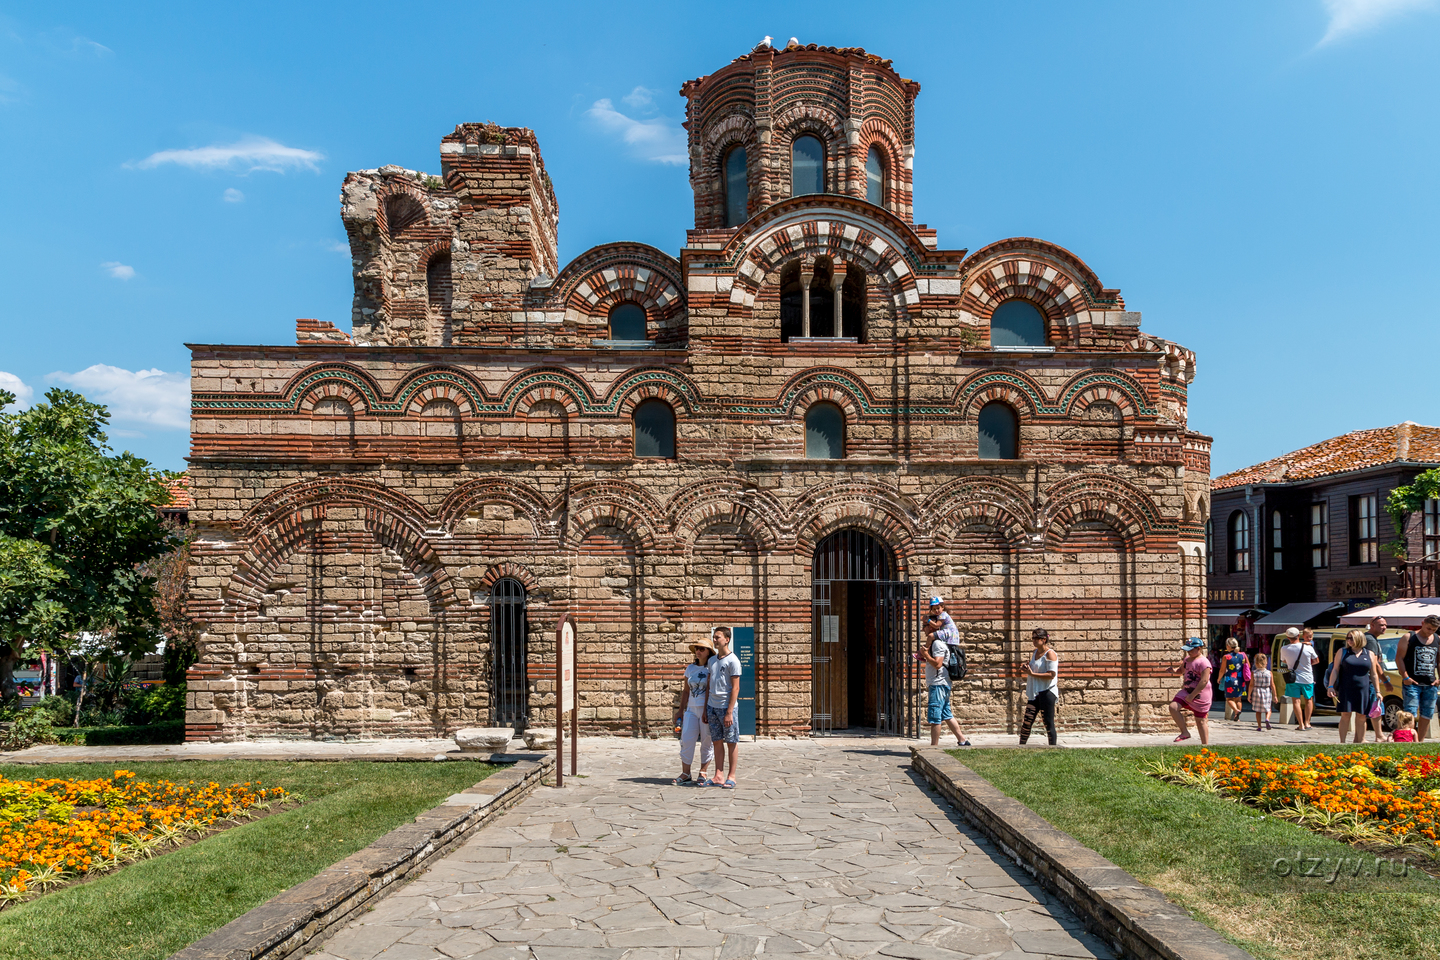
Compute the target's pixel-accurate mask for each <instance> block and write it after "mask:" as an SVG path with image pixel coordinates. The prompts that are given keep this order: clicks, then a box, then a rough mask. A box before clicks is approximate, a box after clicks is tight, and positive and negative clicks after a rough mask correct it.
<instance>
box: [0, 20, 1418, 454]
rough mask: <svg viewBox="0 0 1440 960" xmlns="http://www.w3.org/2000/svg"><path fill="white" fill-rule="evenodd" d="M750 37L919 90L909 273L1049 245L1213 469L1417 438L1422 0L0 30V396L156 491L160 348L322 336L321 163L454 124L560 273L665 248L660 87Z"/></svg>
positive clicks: (673, 217) (339, 300) (331, 194)
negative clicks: (1186, 407)
mask: <svg viewBox="0 0 1440 960" xmlns="http://www.w3.org/2000/svg"><path fill="white" fill-rule="evenodd" d="M882 11H883V15H882ZM766 34H771V35H773V36H775V37H776V39H777V42H779V43H783V41H784V40H785V39H786V38H788V37H790V36H796V37H798V38H799V39H800V40H801V42H804V43H812V42H813V43H821V44H830V45H837V46H863V47H865V48H866V49H867V50H870V51H872V52H874V53H878V54H880V55H882V56H885V57H889V58H891V59H893V60H894V62H895V66H896V69H897V70H899V72H900V73H901V74H902V75H904V76H907V77H913V78H915V79H917V80H919V81H920V82H921V84H922V88H923V89H922V91H921V94H920V98H919V100H918V102H917V137H916V140H917V157H916V162H915V208H916V219H917V220H918V221H921V222H925V223H928V224H929V225H930V226H932V227H935V228H937V229H938V230H939V232H940V242H941V244H942V246H945V247H950V248H955V247H968V248H969V249H971V250H975V249H978V248H979V247H981V246H983V245H984V244H986V243H989V242H992V241H994V240H998V239H1002V238H1004V237H1009V236H1036V237H1043V238H1045V239H1048V240H1051V241H1054V242H1056V243H1059V244H1061V245H1062V246H1065V247H1068V248H1069V249H1071V250H1072V251H1074V252H1075V253H1077V254H1078V255H1079V256H1081V257H1082V258H1084V259H1085V260H1086V261H1087V262H1088V263H1089V264H1090V265H1091V267H1092V268H1094V269H1095V271H1096V272H1097V273H1098V274H1099V276H1100V278H1101V280H1102V282H1104V283H1105V284H1107V285H1110V286H1115V287H1119V288H1121V290H1122V291H1123V293H1124V295H1125V299H1126V302H1127V304H1128V306H1129V308H1130V309H1132V310H1139V311H1141V312H1142V313H1143V314H1144V327H1145V329H1146V330H1148V331H1149V332H1151V333H1153V334H1155V335H1157V336H1161V337H1165V338H1168V339H1172V340H1177V341H1179V342H1180V343H1183V344H1185V345H1186V346H1188V347H1190V348H1192V349H1194V350H1195V351H1197V353H1198V354H1199V358H1200V359H1199V378H1198V379H1197V380H1196V382H1195V384H1194V385H1193V388H1192V392H1191V402H1190V423H1191V425H1192V427H1193V428H1195V429H1198V430H1201V431H1204V432H1207V433H1210V434H1212V435H1214V436H1215V438H1216V443H1215V462H1214V467H1215V473H1216V474H1217V475H1218V474H1220V473H1222V472H1225V471H1227V470H1231V469H1235V468H1238V467H1241V466H1244V465H1246V464H1250V463H1254V462H1257V461H1260V460H1263V459H1265V458H1268V457H1271V456H1274V455H1276V454H1279V453H1282V452H1285V451H1287V450H1292V449H1296V448H1298V447H1301V446H1303V445H1305V444H1308V443H1312V442H1314V441H1316V440H1320V439H1323V438H1325V437H1328V436H1333V435H1336V434H1339V433H1343V432H1345V431H1348V430H1355V429H1361V428H1365V427H1375V426H1381V425H1386V424H1391V423H1396V422H1399V421H1401V420H1406V419H1411V420H1416V421H1419V422H1421V423H1430V424H1436V423H1440V409H1437V407H1440V401H1437V399H1436V393H1435V387H1434V384H1435V382H1436V377H1435V372H1434V370H1433V369H1431V368H1430V366H1429V364H1431V363H1433V359H1434V358H1435V356H1436V346H1437V339H1440V338H1437V335H1436V318H1437V312H1440V308H1437V300H1436V297H1435V295H1434V293H1433V289H1432V287H1431V283H1432V282H1433V281H1434V280H1435V278H1436V276H1437V271H1436V261H1437V254H1440V240H1437V235H1440V234H1437V230H1436V224H1437V221H1440V187H1437V182H1440V178H1437V169H1440V168H1437V157H1440V149H1437V148H1440V133H1437V131H1440V107H1437V98H1436V96H1435V91H1436V90H1437V89H1440V43H1437V41H1440V0H1270V2H1266V3H1255V2H1253V0H1245V2H1233V3H1230V2H1218V0H1210V2H1205V3H1189V4H1174V3H1164V4H1160V3H1154V2H1153V0H1149V2H1133V3H1131V2H1099V0H1092V2H1086V3H1081V4H1076V3H1069V2H1061V0H1053V2H1023V0H1006V2H1004V3H1001V2H991V3H984V4H982V3H972V2H949V3H937V4H925V3H910V4H904V5H900V4H883V5H877V4H875V3H873V2H871V3H865V4H858V3H857V4H850V3H843V2H825V3H790V4H780V3H744V2H731V3H726V4H721V5H715V4H674V3H669V4H651V5H647V4H603V5H602V4H593V3H586V4H543V3H535V4H488V3H487V4H475V3H472V4H454V3H449V4H412V5H400V6H397V5H395V4H367V3H354V2H351V3H345V4H320V3H306V4H297V3H286V4H268V3H263V2H261V3H250V4H245V5H232V4H226V5H220V4H175V5H159V4H120V5H117V4H113V3H107V4H101V3H87V2H71V3H67V4H63V5H57V4H40V3H29V4H5V5H0V144H3V145H4V149H3V150H0V172H3V181H0V182H3V184H4V187H3V196H4V200H5V202H4V204H3V207H0V210H3V213H0V371H3V372H0V386H8V389H11V390H12V391H15V392H19V393H20V394H21V395H22V397H25V396H28V397H30V398H31V399H32V400H33V399H38V398H39V397H40V395H41V394H43V392H44V391H45V390H46V389H48V388H50V387H52V386H70V387H72V388H74V389H79V390H81V392H84V393H86V394H87V395H88V396H90V397H91V398H92V399H96V400H99V401H102V402H106V403H108V404H110V405H111V407H112V410H113V412H114V420H113V423H112V426H113V427H114V429H113V432H112V441H113V443H114V445H115V446H116V447H117V448H127V449H131V450H134V451H135V452H136V453H139V454H141V455H143V456H145V457H148V458H150V459H151V460H153V461H154V462H155V463H156V464H158V465H160V466H164V467H169V468H174V469H179V468H183V466H184V456H185V454H186V450H187V445H188V440H187V435H186V424H185V406H186V402H187V400H186V397H187V393H186V391H187V387H186V377H187V371H188V352H187V351H186V349H185V347H184V346H183V344H184V343H186V342H191V343H207V342H223V343H248V344H265V343H275V344H285V343H293V342H294V320H295V318H296V317H318V318H321V319H324V320H330V321H332V322H335V323H337V324H339V325H341V326H343V327H348V323H349V305H350V290H351V286H350V276H349V259H348V253H347V251H346V248H345V246H344V244H343V240H344V232H343V230H342V229H341V224H340V217H339V202H338V199H337V198H338V194H339V188H340V183H341V180H342V179H343V177H344V175H345V172H346V171H347V170H352V169H359V168H371V167H377V166H380V165H382V164H386V163H398V164H401V165H403V166H406V167H411V168H418V169H422V170H428V171H432V172H438V170H439V165H440V164H439V139H440V137H441V136H442V135H443V134H445V133H446V132H448V131H450V130H451V129H453V127H454V125H455V124H456V123H459V122H462V121H475V120H494V121H496V122H498V123H501V124H506V125H516V126H530V127H533V128H534V129H535V131H536V133H537V135H538V136H539V139H540V144H541V149H542V151H543V153H544V157H545V161H546V164H547V167H548V170H549V172H550V174H551V177H552V178H553V180H554V182H555V188H556V192H557V194H558V196H559V199H560V212H561V218H560V244H561V259H562V260H568V259H569V258H571V257H573V256H575V255H576V254H578V253H580V252H581V251H583V250H585V249H586V248H588V247H590V246H591V245H593V244H596V243H601V242H605V241H610V240H639V241H644V242H648V243H652V244H655V245H656V246H659V247H661V248H662V249H666V250H669V251H672V252H675V251H677V250H678V248H679V246H680V244H681V243H682V242H683V240H684V231H685V229H686V228H687V227H688V226H690V224H691V214H692V207H691V200H690V190H689V183H688V180H687V173H686V168H685V167H684V166H683V163H677V162H676V160H677V158H681V157H683V153H684V141H683V132H682V131H681V130H680V127H679V123H680V120H681V119H682V117H683V100H682V99H681V98H680V97H679V95H678V93H677V92H676V91H678V89H679V87H680V84H681V83H682V82H684V81H685V80H687V79H691V78H693V77H697V76H700V75H702V74H705V73H709V72H712V71H713V70H715V69H718V68H719V67H721V66H723V65H724V64H726V63H728V62H729V61H730V60H731V59H732V58H734V57H736V56H738V55H740V54H742V53H744V52H745V51H747V50H749V49H750V48H751V47H752V46H753V45H754V44H755V43H756V42H757V41H759V39H760V38H761V37H762V36H764V35H766Z"/></svg>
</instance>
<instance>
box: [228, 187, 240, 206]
mask: <svg viewBox="0 0 1440 960" xmlns="http://www.w3.org/2000/svg"><path fill="white" fill-rule="evenodd" d="M224 196H225V202H226V203H243V202H244V201H245V194H243V193H241V192H240V191H239V190H236V189H235V188H234V187H230V188H229V189H227V190H226V191H225V194H224Z"/></svg>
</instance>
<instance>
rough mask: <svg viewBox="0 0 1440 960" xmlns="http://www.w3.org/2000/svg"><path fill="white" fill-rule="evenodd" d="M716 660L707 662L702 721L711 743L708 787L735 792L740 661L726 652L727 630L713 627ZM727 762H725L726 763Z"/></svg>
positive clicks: (728, 641) (728, 632)
mask: <svg viewBox="0 0 1440 960" xmlns="http://www.w3.org/2000/svg"><path fill="white" fill-rule="evenodd" d="M711 639H712V640H714V641H715V650H716V651H717V652H718V653H719V654H720V658H719V659H718V660H713V661H711V666H710V695H709V698H708V699H707V700H706V702H705V719H706V721H708V722H709V724H710V739H711V740H713V741H714V742H715V779H714V780H711V781H710V786H712V787H724V788H725V789H726V790H734V789H735V758H736V755H737V754H738V753H739V752H740V718H739V715H738V714H737V712H736V711H737V710H739V708H740V658H739V657H737V656H735V654H733V653H731V652H730V628H729V627H716V628H715V633H714V634H713V635H712V637H711ZM727 761H728V762H727Z"/></svg>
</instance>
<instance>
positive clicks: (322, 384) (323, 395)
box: [295, 376, 370, 417]
mask: <svg viewBox="0 0 1440 960" xmlns="http://www.w3.org/2000/svg"><path fill="white" fill-rule="evenodd" d="M332 399H338V400H344V401H345V402H346V403H348V404H350V409H351V411H352V412H353V413H354V414H355V416H357V417H360V416H365V415H367V414H369V413H370V408H369V405H368V404H367V403H366V402H365V394H363V393H361V392H360V389H359V388H358V387H356V386H355V384H354V382H353V381H351V380H349V379H348V378H345V377H339V376H337V377H329V378H320V379H316V380H312V381H310V382H309V383H308V384H307V385H306V386H305V388H304V389H303V390H302V391H301V393H300V396H299V398H298V399H297V400H296V403H295V409H296V412H297V413H303V414H308V415H311V416H313V415H314V413H315V405H316V404H317V403H319V402H320V401H321V400H332Z"/></svg>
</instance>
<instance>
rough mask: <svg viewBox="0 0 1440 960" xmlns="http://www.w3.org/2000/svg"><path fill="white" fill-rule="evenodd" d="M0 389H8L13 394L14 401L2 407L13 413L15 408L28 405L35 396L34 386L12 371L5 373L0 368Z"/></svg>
mask: <svg viewBox="0 0 1440 960" xmlns="http://www.w3.org/2000/svg"><path fill="white" fill-rule="evenodd" d="M0 390H9V391H10V392H11V393H13V394H15V402H14V403H12V404H11V405H10V406H8V407H4V408H3V409H5V410H9V411H10V412H11V413H14V412H15V411H17V410H24V409H25V408H26V407H28V406H30V401H31V400H32V399H33V398H34V396H35V388H34V387H32V386H30V384H28V383H26V382H25V381H24V380H21V379H20V378H19V377H17V376H15V374H13V373H6V372H5V371H4V370H0Z"/></svg>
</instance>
